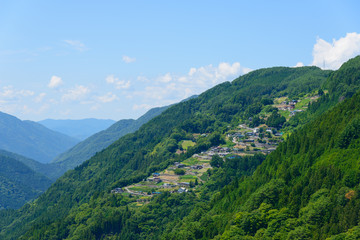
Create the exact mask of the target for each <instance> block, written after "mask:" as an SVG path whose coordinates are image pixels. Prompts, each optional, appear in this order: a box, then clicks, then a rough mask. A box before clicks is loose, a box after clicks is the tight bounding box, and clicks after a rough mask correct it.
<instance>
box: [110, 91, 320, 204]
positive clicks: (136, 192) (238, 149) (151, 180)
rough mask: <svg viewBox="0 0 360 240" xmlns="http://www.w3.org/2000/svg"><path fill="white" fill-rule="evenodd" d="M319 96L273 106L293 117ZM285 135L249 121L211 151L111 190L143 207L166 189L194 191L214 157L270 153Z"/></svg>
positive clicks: (186, 142) (281, 100) (184, 144)
mask: <svg viewBox="0 0 360 240" xmlns="http://www.w3.org/2000/svg"><path fill="white" fill-rule="evenodd" d="M317 98H318V96H315V97H311V98H310V97H307V98H304V99H303V102H302V104H299V102H300V101H302V100H290V101H286V100H284V98H279V99H276V100H275V104H274V105H273V107H276V108H277V109H278V110H279V111H280V112H281V113H282V114H285V115H286V116H287V117H288V118H290V117H292V116H294V115H295V114H296V113H299V112H302V111H304V110H306V108H307V107H306V103H308V102H310V101H314V100H316V99H317ZM287 120H288V119H287ZM251 121H252V118H249V121H248V122H251ZM208 134H209V133H202V134H194V137H195V138H197V137H199V136H201V137H206V136H207V135H208ZM283 135H284V134H283V133H282V132H278V129H276V128H273V127H268V126H267V125H265V124H262V125H260V126H257V127H254V128H251V127H249V126H248V125H247V124H245V123H243V124H239V125H238V126H237V127H236V128H235V129H231V130H229V131H228V132H227V133H226V134H225V136H224V137H225V141H226V143H225V144H223V145H219V146H213V147H211V148H210V149H208V150H207V151H203V152H201V153H197V154H194V155H192V157H190V158H188V159H186V160H185V161H183V162H175V163H174V164H172V165H171V166H169V167H168V168H167V169H165V170H163V171H161V172H154V173H152V175H151V176H149V177H148V178H146V179H143V181H141V182H138V183H136V184H132V185H130V186H126V187H123V188H115V189H113V190H111V193H114V194H124V195H126V196H130V197H135V199H136V203H135V204H137V206H141V205H143V204H146V203H148V202H149V201H150V200H151V198H152V197H153V196H155V195H158V194H161V193H163V192H169V193H171V194H179V193H187V192H189V191H193V190H195V189H196V187H197V186H198V185H202V184H203V183H204V182H205V181H206V180H207V178H208V175H207V173H206V172H207V171H208V170H209V169H211V168H212V167H211V165H210V161H211V159H212V157H213V156H215V155H218V156H220V157H221V158H223V160H224V161H226V159H232V158H236V157H237V156H246V155H254V154H259V153H260V154H269V153H271V152H273V151H275V150H276V148H277V146H278V145H279V143H281V142H282V141H283V139H284V136H283ZM195 144H196V143H195V142H193V141H191V140H184V141H183V142H182V148H183V149H184V150H180V149H179V150H177V151H176V153H177V154H182V153H184V152H186V149H187V148H188V147H191V146H194V145H195Z"/></svg>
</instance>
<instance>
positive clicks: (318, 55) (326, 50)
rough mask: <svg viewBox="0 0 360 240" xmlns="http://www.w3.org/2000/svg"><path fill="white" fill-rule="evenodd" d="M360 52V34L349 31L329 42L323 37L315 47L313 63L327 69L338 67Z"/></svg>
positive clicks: (317, 41)
mask: <svg viewBox="0 0 360 240" xmlns="http://www.w3.org/2000/svg"><path fill="white" fill-rule="evenodd" d="M358 54H360V34H358V33H356V32H354V33H347V34H346V36H345V37H343V38H340V39H339V40H336V39H333V41H332V43H329V42H327V41H325V40H323V39H321V38H318V39H317V40H316V44H315V45H314V48H313V62H312V65H315V66H318V67H320V68H325V69H333V70H336V69H338V68H339V67H340V66H341V65H342V64H343V63H344V62H346V61H347V60H349V59H350V58H353V57H355V56H356V55H358Z"/></svg>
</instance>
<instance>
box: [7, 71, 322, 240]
mask: <svg viewBox="0 0 360 240" xmlns="http://www.w3.org/2000/svg"><path fill="white" fill-rule="evenodd" d="M328 74H329V72H328V71H322V70H320V69H319V68H316V67H304V68H285V67H277V68H269V69H261V70H257V71H253V72H251V73H249V74H247V75H245V76H242V77H240V78H238V79H236V80H234V81H233V82H232V83H229V82H227V83H223V84H220V85H218V86H216V87H214V88H212V89H210V90H208V91H206V92H205V93H203V94H201V95H200V96H199V97H197V98H196V99H191V100H189V101H186V102H182V103H179V104H177V105H175V106H173V107H171V108H169V109H167V110H166V111H165V112H163V113H162V114H161V115H159V116H158V117H156V118H154V119H152V120H150V121H149V122H148V123H147V124H145V125H143V126H142V127H141V128H140V129H139V130H138V131H137V132H135V133H133V134H128V135H126V136H124V137H122V138H121V139H120V140H118V141H116V142H115V143H113V144H112V145H110V146H109V147H108V148H107V149H105V150H104V151H102V152H100V153H97V154H96V155H95V156H94V157H93V158H91V159H90V160H89V161H86V162H84V163H83V164H82V165H80V166H79V167H77V168H75V169H74V170H73V171H69V172H67V173H66V174H65V175H64V176H63V177H61V178H60V179H58V180H57V181H56V182H55V183H54V184H53V185H52V187H50V188H49V189H48V190H47V191H46V193H45V194H43V195H42V196H41V197H40V198H38V199H37V200H36V201H35V202H34V203H33V204H30V205H27V206H24V209H23V211H22V213H21V214H20V215H17V213H15V214H14V215H11V214H10V215H9V213H8V212H6V213H3V215H4V216H7V222H12V223H11V224H5V223H4V225H3V226H2V232H1V234H2V236H3V237H5V236H6V237H7V238H11V237H17V236H19V235H21V234H23V233H24V232H27V231H28V233H27V235H25V237H24V238H26V239H29V238H30V237H31V236H34V239H51V238H52V237H54V239H62V238H66V237H73V238H75V239H84V237H85V235H86V236H89V237H90V238H91V236H93V234H94V231H95V232H96V234H100V235H101V236H105V235H106V234H110V235H111V232H112V231H113V227H111V226H108V227H107V224H106V223H105V222H107V221H110V222H112V220H110V219H108V218H112V217H114V218H116V219H118V220H119V219H123V220H124V221H125V222H126V219H124V218H123V210H125V211H127V210H126V209H128V207H126V206H125V205H127V202H131V200H129V199H128V198H123V197H122V196H115V195H113V194H109V191H110V190H111V189H113V188H115V187H123V186H126V185H129V184H131V183H136V182H139V181H141V180H142V179H144V178H145V177H147V176H149V175H150V174H151V173H153V172H154V171H158V170H162V169H165V168H166V167H167V166H169V165H170V164H172V163H173V162H175V161H183V160H186V159H187V158H188V157H191V156H192V154H193V153H196V152H201V151H203V150H206V149H208V148H209V147H211V146H217V145H218V144H221V143H222V142H223V138H222V135H223V134H224V133H225V132H226V131H227V130H228V128H233V127H236V126H237V125H238V124H239V123H241V122H243V121H245V122H248V121H249V120H248V119H249V117H252V118H254V119H256V118H257V117H258V118H259V114H260V113H261V111H262V110H263V109H264V108H266V107H267V105H268V104H269V99H274V98H280V97H284V96H288V97H289V98H294V97H300V96H303V95H304V94H307V93H309V92H313V91H317V90H318V89H320V87H321V86H322V84H323V83H324V82H325V80H326V77H327V76H328ZM260 117H261V116H260ZM273 117H274V118H276V117H277V115H276V114H274V116H273ZM263 120H264V119H263ZM248 123H249V122H248ZM249 124H251V123H249ZM202 133H203V134H205V135H204V137H199V138H194V134H202ZM182 140H192V141H195V142H196V144H195V146H193V147H189V148H188V151H187V152H186V153H183V154H180V155H179V154H175V151H176V150H177V149H178V146H179V143H181V141H182ZM247 161H248V160H247ZM242 173H246V174H250V173H249V171H248V168H247V167H244V169H243V170H242V171H240V172H239V173H237V172H236V171H235V172H234V173H233V174H234V175H235V176H234V177H235V178H241V176H242ZM224 178H225V179H224V181H223V182H221V183H220V184H219V186H225V185H227V184H230V183H231V181H232V177H231V175H229V178H226V177H224ZM215 180H216V179H215ZM215 182H217V181H215ZM210 183H211V181H210ZM216 186H217V184H215V185H214V187H213V188H212V189H213V190H214V192H209V193H208V196H207V197H206V196H205V199H204V200H206V199H210V198H211V197H212V194H215V193H216V189H217V187H216ZM163 196H164V197H165V195H161V196H160V198H162V197H163ZM171 197H174V198H176V196H174V195H171ZM188 197H189V198H193V200H194V202H192V201H193V200H191V199H188ZM111 199H112V200H111ZM109 201H111V203H110V202H109ZM179 201H180V200H179V199H178V200H176V199H174V203H173V205H169V207H170V208H171V209H174V211H175V210H176V211H179V212H180V213H181V216H180V218H179V216H177V215H176V214H175V215H174V216H175V217H176V218H178V220H179V219H181V218H183V217H185V216H186V214H187V213H189V210H187V211H182V210H185V208H183V207H182V205H181V204H180V202H179ZM181 201H184V203H187V204H189V205H190V206H195V203H196V201H199V199H197V197H196V195H195V196H194V195H192V197H191V196H190V195H186V196H184V199H183V200H181ZM189 201H190V202H189ZM200 202H201V201H200ZM205 202H206V201H205ZM151 203H152V202H151ZM154 203H155V202H154ZM175 203H178V204H180V205H179V208H175V206H178V205H177V204H176V205H174V204H175ZM105 206H109V207H110V208H107V207H105ZM122 206H124V207H122ZM149 206H150V205H149ZM79 207H80V208H79ZM114 207H115V208H114ZM173 207H174V208H173ZM82 210H84V211H86V212H88V213H91V214H90V215H88V214H86V213H84V214H85V215H86V216H88V217H86V218H84V219H83V220H80V222H78V221H77V220H75V225H73V224H72V222H73V221H74V217H75V218H76V217H77V216H78V217H80V215H83V213H79V211H82ZM128 210H129V211H130V212H127V213H126V212H125V214H137V211H135V212H132V211H133V209H132V208H130V209H128ZM145 210H146V209H145ZM77 214H80V215H77ZM149 216H150V215H149ZM11 217H13V218H14V221H11V220H9V219H10V218H11ZM99 217H100V218H99ZM15 219H16V220H15ZM170 220H171V219H169V218H168V220H167V221H169V223H170V222H171V221H170ZM67 221H70V222H67ZM84 221H85V222H84ZM103 221H105V222H103ZM139 221H140V220H139ZM167 223H168V222H166V221H165V222H164V224H167ZM103 224H105V225H103ZM109 224H110V223H109ZM116 224H117V223H116ZM90 226H91V228H90ZM92 227H94V228H95V229H92ZM144 227H145V228H146V227H147V226H144ZM105 228H106V229H105ZM96 229H97V230H96ZM149 229H152V228H149ZM45 232H46V234H45V235H44V233H45ZM84 234H85V235H84ZM103 234H105V235H103ZM124 234H130V235H133V236H134V237H133V239H138V237H139V234H144V236H146V234H147V233H142V230H139V232H138V231H135V232H132V231H130V232H124ZM154 234H155V232H154ZM156 234H159V232H157V233H156ZM130 235H129V236H130ZM75 236H77V237H75ZM96 236H98V235H96ZM98 237H99V236H98ZM149 237H150V235H149ZM127 238H128V239H131V238H130V237H127ZM154 238H155V239H156V236H155V237H154ZM85 239H86V238H85Z"/></svg>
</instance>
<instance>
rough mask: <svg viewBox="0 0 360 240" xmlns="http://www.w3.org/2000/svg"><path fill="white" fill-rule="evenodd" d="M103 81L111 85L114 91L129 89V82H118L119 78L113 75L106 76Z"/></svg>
mask: <svg viewBox="0 0 360 240" xmlns="http://www.w3.org/2000/svg"><path fill="white" fill-rule="evenodd" d="M105 81H106V82H107V83H109V84H113V85H114V86H115V88H116V89H128V88H129V87H130V81H125V80H119V78H117V77H115V76H114V75H109V76H107V77H106V78H105Z"/></svg>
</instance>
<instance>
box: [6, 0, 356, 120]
mask: <svg viewBox="0 0 360 240" xmlns="http://www.w3.org/2000/svg"><path fill="white" fill-rule="evenodd" d="M359 9H360V3H358V1H186V0H184V1H66V0H65V1H16V0H15V1H1V2H0V111H3V112H6V113H9V114H12V115H15V116H17V117H19V118H21V119H30V120H42V119H46V118H54V119H82V118H89V117H94V118H104V119H106V118H111V119H114V120H119V119H124V118H137V117H139V116H141V115H142V114H143V113H145V112H146V111H147V110H148V109H150V108H152V107H156V106H164V105H167V104H171V103H175V102H178V101H180V100H182V99H184V98H187V97H189V96H191V95H193V94H199V93H201V92H203V91H205V90H206V89H209V88H211V87H213V86H215V85H216V84H218V83H221V82H223V81H231V80H233V79H235V78H236V77H238V76H240V75H242V74H245V73H247V72H249V71H251V70H254V69H259V68H264V67H272V66H289V67H292V66H296V65H297V66H302V65H305V66H308V65H316V66H319V67H322V68H323V67H324V66H325V68H328V69H337V68H338V67H339V66H340V65H341V63H343V62H344V61H346V60H348V59H349V58H351V57H354V56H356V55H358V54H360V24H359V23H360V14H358V10H359Z"/></svg>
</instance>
